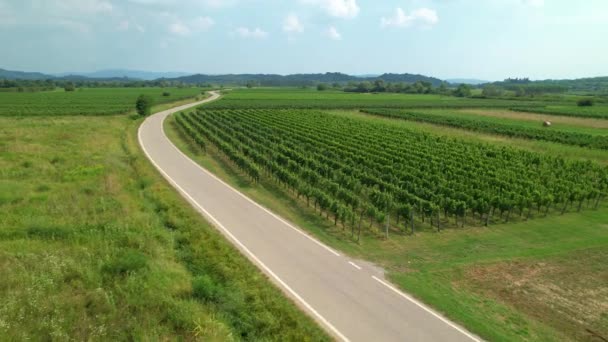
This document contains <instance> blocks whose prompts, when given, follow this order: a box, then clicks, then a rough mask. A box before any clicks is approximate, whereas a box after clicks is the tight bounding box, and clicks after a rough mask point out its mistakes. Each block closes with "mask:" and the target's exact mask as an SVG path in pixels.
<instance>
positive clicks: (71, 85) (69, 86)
mask: <svg viewBox="0 0 608 342" xmlns="http://www.w3.org/2000/svg"><path fill="white" fill-rule="evenodd" d="M63 89H64V90H65V91H74V90H76V87H75V86H74V83H72V82H68V83H66V84H65V86H64V87H63Z"/></svg>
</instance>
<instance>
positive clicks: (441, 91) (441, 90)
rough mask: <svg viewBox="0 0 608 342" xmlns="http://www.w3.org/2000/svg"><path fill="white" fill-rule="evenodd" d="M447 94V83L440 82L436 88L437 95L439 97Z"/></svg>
mask: <svg viewBox="0 0 608 342" xmlns="http://www.w3.org/2000/svg"><path fill="white" fill-rule="evenodd" d="M448 92H449V89H448V84H447V82H441V84H440V85H439V87H438V88H437V93H438V94H441V95H445V94H447V93H448Z"/></svg>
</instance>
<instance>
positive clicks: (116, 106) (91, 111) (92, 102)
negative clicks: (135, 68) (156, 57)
mask: <svg viewBox="0 0 608 342" xmlns="http://www.w3.org/2000/svg"><path fill="white" fill-rule="evenodd" d="M201 91H202V90H201V88H79V89H76V91H73V92H65V91H63V90H59V91H49V92H34V93H27V92H25V93H6V92H4V93H3V92H0V116H45V115H53V116H65V115H112V114H123V113H126V112H129V111H131V110H133V109H134V107H135V100H136V99H137V97H138V96H139V95H141V94H144V95H148V96H150V97H152V98H153V99H154V103H155V104H163V103H169V102H176V101H180V100H185V99H188V98H193V97H196V96H199V95H202V93H201ZM163 93H168V94H169V96H163Z"/></svg>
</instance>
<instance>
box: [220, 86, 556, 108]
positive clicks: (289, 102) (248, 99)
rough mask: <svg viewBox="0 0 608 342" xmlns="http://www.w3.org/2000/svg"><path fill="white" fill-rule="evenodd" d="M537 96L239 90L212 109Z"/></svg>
mask: <svg viewBox="0 0 608 342" xmlns="http://www.w3.org/2000/svg"><path fill="white" fill-rule="evenodd" d="M544 105H545V103H544V102H541V101H537V100H533V99H523V100H518V101H512V100H500V99H498V100H497V99H470V98H459V97H453V96H442V95H412V94H390V93H378V94H372V93H369V94H358V93H346V92H343V91H336V90H327V91H317V90H316V89H297V88H254V89H235V90H232V91H229V92H227V94H226V96H225V97H224V98H222V99H221V100H220V101H217V102H215V103H213V104H210V105H209V107H210V108H224V109H232V108H370V107H371V108H374V107H376V108H378V107H381V108H386V107H391V108H395V107H397V108H402V107H406V108H470V107H477V108H490V107H498V108H509V107H512V106H526V107H534V106H544Z"/></svg>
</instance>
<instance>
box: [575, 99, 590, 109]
mask: <svg viewBox="0 0 608 342" xmlns="http://www.w3.org/2000/svg"><path fill="white" fill-rule="evenodd" d="M576 104H577V105H578V106H579V107H591V106H593V100H592V99H580V100H578V101H577V102H576Z"/></svg>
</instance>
